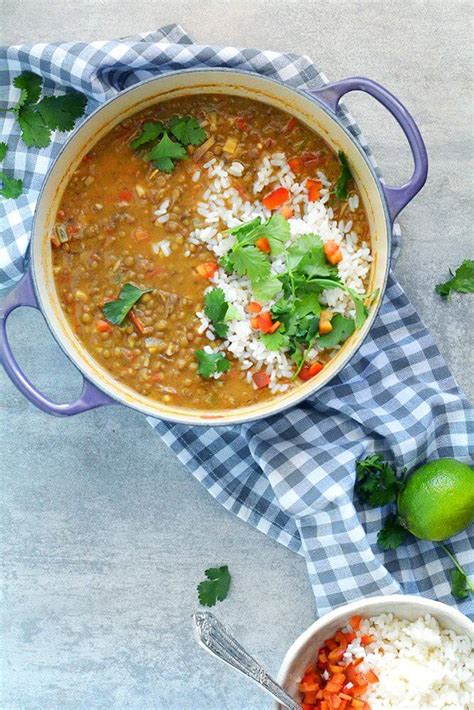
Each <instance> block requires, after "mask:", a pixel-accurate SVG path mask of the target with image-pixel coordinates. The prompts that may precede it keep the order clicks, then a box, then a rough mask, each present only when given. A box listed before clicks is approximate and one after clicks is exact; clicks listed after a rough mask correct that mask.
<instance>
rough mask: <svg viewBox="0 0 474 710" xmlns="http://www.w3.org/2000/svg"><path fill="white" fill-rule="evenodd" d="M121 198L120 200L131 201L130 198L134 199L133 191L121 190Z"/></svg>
mask: <svg viewBox="0 0 474 710" xmlns="http://www.w3.org/2000/svg"><path fill="white" fill-rule="evenodd" d="M119 200H120V202H130V200H133V192H132V191H131V190H120V192H119Z"/></svg>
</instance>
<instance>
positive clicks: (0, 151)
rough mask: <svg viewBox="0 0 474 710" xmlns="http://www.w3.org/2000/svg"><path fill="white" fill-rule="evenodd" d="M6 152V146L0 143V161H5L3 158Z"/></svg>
mask: <svg viewBox="0 0 474 710" xmlns="http://www.w3.org/2000/svg"><path fill="white" fill-rule="evenodd" d="M7 151H8V146H7V144H6V143H0V161H1V160H5V156H6V154H7Z"/></svg>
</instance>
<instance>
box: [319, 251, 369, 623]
mask: <svg viewBox="0 0 474 710" xmlns="http://www.w3.org/2000/svg"><path fill="white" fill-rule="evenodd" d="M330 244H331V245H332V244H335V242H332V241H329V242H326V245H325V247H326V246H329V245H330ZM336 246H337V245H336ZM361 621H362V617H361V616H359V615H358V614H354V616H351V619H350V625H351V627H352V629H353V630H354V631H357V630H358V628H359V626H360V622H361Z"/></svg>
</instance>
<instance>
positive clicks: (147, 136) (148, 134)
mask: <svg viewBox="0 0 474 710" xmlns="http://www.w3.org/2000/svg"><path fill="white" fill-rule="evenodd" d="M164 132H165V127H164V125H163V124H162V123H161V122H158V123H151V122H150V121H148V122H147V123H144V124H143V126H142V130H141V133H139V134H138V136H137V137H136V138H134V139H133V140H132V141H130V143H129V145H130V147H131V148H133V150H137V148H140V146H142V145H145V144H146V143H150V142H151V141H154V140H156V139H157V138H159V137H160V136H161V135H162V134H163V133H164Z"/></svg>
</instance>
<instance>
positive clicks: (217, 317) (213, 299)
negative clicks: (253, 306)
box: [204, 288, 229, 338]
mask: <svg viewBox="0 0 474 710" xmlns="http://www.w3.org/2000/svg"><path fill="white" fill-rule="evenodd" d="M228 308H229V306H228V303H227V301H226V300H225V294H224V291H223V290H222V289H221V288H213V289H212V291H209V293H206V295H205V296H204V313H205V314H206V316H207V317H208V318H209V320H210V321H211V323H212V326H213V328H214V332H215V334H216V335H217V336H218V337H219V338H225V337H226V335H227V331H228V326H227V325H226V323H225V322H224V321H225V317H226V314H227V310H228Z"/></svg>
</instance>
